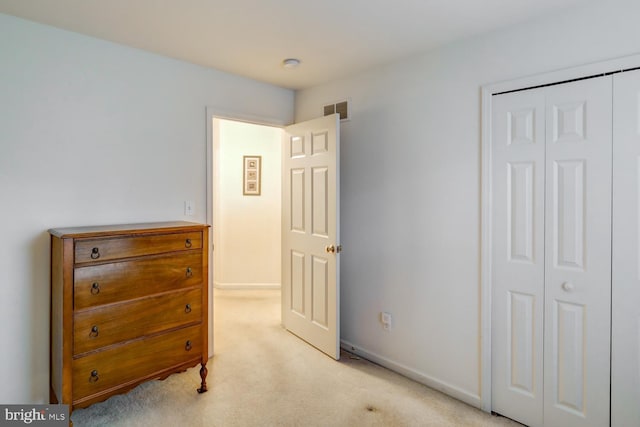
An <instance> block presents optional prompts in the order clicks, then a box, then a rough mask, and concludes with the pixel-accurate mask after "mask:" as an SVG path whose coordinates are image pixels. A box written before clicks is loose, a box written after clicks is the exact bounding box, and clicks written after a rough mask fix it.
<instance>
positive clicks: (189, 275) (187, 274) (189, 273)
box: [185, 267, 193, 277]
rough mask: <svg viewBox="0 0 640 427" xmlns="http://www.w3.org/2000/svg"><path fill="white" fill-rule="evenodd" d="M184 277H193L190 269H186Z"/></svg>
mask: <svg viewBox="0 0 640 427" xmlns="http://www.w3.org/2000/svg"><path fill="white" fill-rule="evenodd" d="M185 275H186V276H187V277H191V276H193V270H192V269H191V267H187V272H186V273H185Z"/></svg>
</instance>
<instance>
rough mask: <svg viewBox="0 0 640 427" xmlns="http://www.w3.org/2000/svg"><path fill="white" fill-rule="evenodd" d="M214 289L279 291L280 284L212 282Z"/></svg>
mask: <svg viewBox="0 0 640 427" xmlns="http://www.w3.org/2000/svg"><path fill="white" fill-rule="evenodd" d="M213 287H214V288H216V289H280V283H221V282H213Z"/></svg>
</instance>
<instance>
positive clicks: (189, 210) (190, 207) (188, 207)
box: [184, 200, 196, 216]
mask: <svg viewBox="0 0 640 427" xmlns="http://www.w3.org/2000/svg"><path fill="white" fill-rule="evenodd" d="M195 210H196V209H195V205H194V203H193V201H192V200H185V202H184V214H185V215H188V216H191V215H193V213H194V211H195Z"/></svg>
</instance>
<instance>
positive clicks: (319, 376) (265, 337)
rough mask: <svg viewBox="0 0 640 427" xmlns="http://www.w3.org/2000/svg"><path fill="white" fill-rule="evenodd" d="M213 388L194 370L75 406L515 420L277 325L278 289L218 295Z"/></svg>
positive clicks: (113, 411)
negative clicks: (338, 354)
mask: <svg viewBox="0 0 640 427" xmlns="http://www.w3.org/2000/svg"><path fill="white" fill-rule="evenodd" d="M214 296H215V297H214V311H215V316H214V323H215V330H214V337H215V351H214V357H213V359H211V360H210V361H209V364H208V368H209V377H208V381H207V382H208V385H209V392H207V393H205V394H202V395H200V394H198V393H196V388H197V387H198V386H199V380H200V376H199V375H198V370H197V368H194V369H190V370H188V371H187V372H184V373H180V374H175V375H172V376H170V377H169V378H167V379H166V380H164V381H151V382H148V383H145V384H142V385H141V386H139V387H137V388H135V389H134V390H132V391H131V392H129V393H127V394H125V395H119V396H114V397H112V398H110V399H109V400H107V401H105V402H101V403H97V404H95V405H93V406H90V407H89V408H86V409H79V410H77V411H75V412H74V413H73V416H72V420H73V422H74V426H75V427H83V426H154V427H155V426H172V427H173V426H305V427H306V426H323V427H324V426H394V427H395V426H508V425H510V426H516V425H519V424H517V423H514V422H512V421H510V420H507V419H505V418H500V417H495V416H491V415H489V414H486V413H483V412H481V411H479V410H477V409H475V408H472V407H470V406H468V405H466V404H464V403H461V402H459V401H456V400H455V399H452V398H450V397H447V396H445V395H443V394H441V393H439V392H437V391H434V390H432V389H429V388H427V387H425V386H423V385H421V384H418V383H416V382H413V381H411V380H409V379H407V378H404V377H402V376H399V375H397V374H395V373H393V372H391V371H389V370H387V369H384V368H382V367H380V366H377V365H375V364H372V363H370V362H367V361H365V360H361V359H358V358H357V357H354V356H351V355H349V354H348V353H343V354H342V358H341V360H340V361H338V362H336V361H334V360H333V359H331V358H329V357H327V356H325V355H323V354H322V353H320V352H319V351H317V350H315V349H314V348H312V347H311V346H309V345H308V344H306V343H304V342H302V341H301V340H299V339H298V338H296V337H295V336H293V335H291V334H290V333H288V332H286V331H285V330H284V329H282V328H281V326H280V292H279V291H274V290H261V291H247V290H240V291H233V290H218V289H216V290H215V292H214Z"/></svg>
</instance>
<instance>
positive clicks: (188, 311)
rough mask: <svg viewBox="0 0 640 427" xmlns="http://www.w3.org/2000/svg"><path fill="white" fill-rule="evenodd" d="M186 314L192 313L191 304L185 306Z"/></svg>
mask: <svg viewBox="0 0 640 427" xmlns="http://www.w3.org/2000/svg"><path fill="white" fill-rule="evenodd" d="M184 312H185V313H191V304H187V305H185V306H184Z"/></svg>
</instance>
